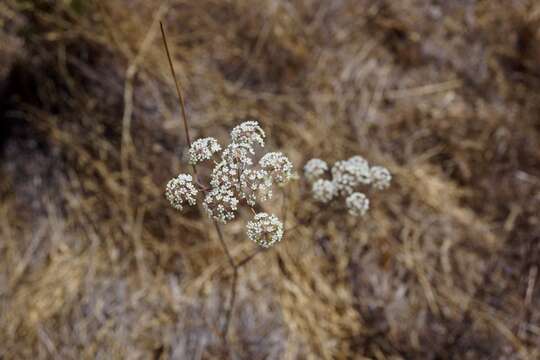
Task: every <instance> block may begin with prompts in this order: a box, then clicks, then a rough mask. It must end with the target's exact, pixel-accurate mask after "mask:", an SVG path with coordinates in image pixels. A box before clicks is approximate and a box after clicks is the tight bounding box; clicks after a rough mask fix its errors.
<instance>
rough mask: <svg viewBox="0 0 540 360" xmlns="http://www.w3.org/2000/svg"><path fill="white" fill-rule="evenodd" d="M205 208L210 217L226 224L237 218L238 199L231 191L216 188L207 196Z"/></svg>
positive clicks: (204, 202)
mask: <svg viewBox="0 0 540 360" xmlns="http://www.w3.org/2000/svg"><path fill="white" fill-rule="evenodd" d="M203 206H204V209H205V210H206V212H207V213H208V216H210V217H211V218H213V219H215V220H217V221H219V222H221V223H223V224H226V223H228V222H229V221H231V220H233V219H234V217H235V216H236V211H237V210H238V199H237V198H236V197H235V196H234V193H233V192H232V191H231V190H230V189H227V188H214V189H212V190H211V191H210V192H208V194H206V197H205V198H204V201H203Z"/></svg>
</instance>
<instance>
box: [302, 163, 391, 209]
mask: <svg viewBox="0 0 540 360" xmlns="http://www.w3.org/2000/svg"><path fill="white" fill-rule="evenodd" d="M327 172H328V165H327V164H326V162H324V161H323V160H321V159H311V160H310V161H308V162H307V163H306V165H305V166H304V174H305V177H306V179H307V181H308V182H309V183H311V184H312V187H311V192H312V196H313V198H314V199H315V200H316V201H318V202H320V203H323V204H328V203H329V202H331V201H332V200H333V199H334V198H336V197H338V196H343V197H346V200H345V205H346V206H347V208H348V209H349V214H351V215H353V216H363V215H365V214H366V212H367V211H368V209H369V199H368V198H367V197H366V195H365V194H363V193H361V192H359V191H358V188H359V187H362V186H368V185H371V186H372V187H373V188H375V189H377V190H383V189H386V188H387V187H389V186H390V182H391V180H392V175H391V174H390V172H389V171H388V169H386V168H384V167H382V166H373V167H370V166H369V163H368V162H367V161H366V160H365V159H364V158H363V157H361V156H358V155H357V156H353V157H351V158H349V159H347V160H342V161H337V162H336V163H335V164H334V166H333V167H332V170H331V175H332V178H331V180H327V179H324V178H323V176H325V175H326V174H327Z"/></svg>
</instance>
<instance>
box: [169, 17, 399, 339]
mask: <svg viewBox="0 0 540 360" xmlns="http://www.w3.org/2000/svg"><path fill="white" fill-rule="evenodd" d="M161 31H162V36H163V42H164V45H165V50H166V52H167V58H168V61H169V65H170V68H171V72H172V75H173V77H174V80H175V85H176V90H177V95H178V99H179V103H180V106H181V110H182V115H183V121H184V129H185V132H186V139H187V142H188V145H189V150H188V155H189V163H190V165H191V166H192V169H193V172H192V174H188V173H183V174H180V175H178V176H177V177H175V178H173V179H171V180H170V181H169V182H168V183H167V185H166V189H165V196H166V198H167V199H168V201H169V202H170V204H171V206H172V207H173V208H175V209H177V210H183V209H184V208H185V207H188V206H196V205H197V204H202V207H203V209H204V211H205V212H206V214H207V215H208V217H209V218H210V219H211V220H212V222H213V223H214V226H215V228H216V231H217V234H218V238H219V241H220V242H221V245H222V247H223V250H224V252H225V254H226V256H227V258H228V260H229V264H230V266H231V268H232V271H233V274H232V275H233V276H232V282H231V292H230V296H229V304H228V307H227V308H226V313H225V319H224V323H223V325H222V332H221V336H222V339H223V342H224V344H227V333H228V329H229V324H230V320H231V314H232V310H233V308H234V303H235V299H236V285H237V281H238V269H239V268H240V267H241V266H243V265H245V264H246V263H248V262H249V261H250V260H251V259H252V258H253V257H254V256H255V255H256V254H257V253H260V252H261V251H262V250H261V249H263V250H264V249H267V248H269V247H271V246H272V245H275V244H276V243H278V242H280V241H281V240H282V239H283V237H284V234H285V233H286V230H285V229H284V225H283V223H282V221H281V220H280V219H279V218H278V217H277V216H276V215H274V214H269V213H266V212H264V211H259V212H258V211H257V210H256V209H262V208H263V203H264V202H265V201H267V200H269V199H271V198H272V194H273V190H274V188H275V187H276V186H280V187H281V186H284V185H286V184H287V183H288V182H289V181H290V180H291V179H292V178H293V175H294V169H293V164H292V163H291V161H290V160H289V159H288V158H287V156H285V155H284V154H283V153H281V152H268V153H266V154H264V155H262V156H261V157H260V158H259V159H258V160H257V159H256V154H258V153H260V151H259V150H261V149H263V148H264V146H265V138H266V135H265V132H264V130H263V129H262V128H261V126H260V125H259V123H258V122H257V121H253V120H251V121H245V122H243V123H241V124H239V125H237V126H236V127H234V128H233V129H232V131H231V133H230V142H229V144H228V145H227V146H225V147H222V145H221V144H220V143H219V142H218V140H217V139H215V138H212V137H206V138H201V139H198V140H196V141H194V142H193V143H192V142H191V138H190V136H189V126H188V121H187V117H186V111H185V106H184V99H183V96H182V92H181V91H180V86H179V83H178V81H177V79H176V74H175V71H174V67H173V64H172V60H171V57H170V53H169V48H168V44H167V38H166V36H165V31H164V29H163V25H161ZM199 166H205V167H207V166H208V167H209V168H210V175H209V176H206V178H204V179H203V177H202V176H199V172H198V168H199ZM304 175H305V179H306V181H307V183H308V184H309V186H310V187H311V194H312V197H313V199H314V200H315V201H317V202H319V203H321V204H324V205H326V204H330V203H331V202H335V201H337V200H339V199H345V206H346V208H347V209H348V212H349V214H350V215H353V216H363V215H365V214H366V212H367V211H368V209H369V199H368V198H367V196H366V195H365V194H364V193H363V192H361V191H362V190H363V189H366V188H368V187H370V186H371V187H372V188H374V189H377V190H382V189H385V188H387V187H388V186H389V185H390V181H391V179H392V177H391V175H390V172H389V171H388V170H387V169H386V168H384V167H381V166H373V167H370V166H369V164H368V162H367V161H366V160H365V159H364V158H362V157H361V156H353V157H351V158H349V159H348V160H343V161H337V162H336V163H335V164H334V165H333V166H332V168H331V169H330V168H329V166H328V164H327V163H326V162H325V161H323V160H321V159H311V160H310V161H308V162H307V163H306V164H305V166H304ZM242 206H244V207H247V208H248V209H249V210H250V212H251V213H252V217H251V219H250V220H249V221H248V222H247V224H246V226H245V232H246V235H247V237H248V238H249V239H250V240H251V241H253V242H255V243H256V244H257V245H259V248H258V249H259V250H258V251H256V252H254V253H252V254H251V255H249V256H247V257H246V258H244V259H243V260H239V261H237V260H235V259H234V258H233V256H232V255H231V253H230V251H229V248H228V246H227V243H226V241H225V239H224V236H223V232H222V230H221V225H224V224H228V223H230V222H231V221H233V220H235V219H237V218H238V217H239V213H240V211H239V210H240V208H241V207H242ZM306 225H308V226H309V225H310V224H309V219H308V221H307V224H306Z"/></svg>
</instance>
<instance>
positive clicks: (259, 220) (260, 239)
mask: <svg viewBox="0 0 540 360" xmlns="http://www.w3.org/2000/svg"><path fill="white" fill-rule="evenodd" d="M246 227H247V235H248V238H249V239H250V240H251V241H254V242H256V243H257V244H259V245H260V246H262V247H266V248H267V247H270V246H272V245H274V244H275V243H277V242H279V241H281V238H282V237H283V224H282V223H281V221H279V219H278V218H277V217H276V216H275V215H272V214H267V213H258V214H256V215H255V216H254V217H253V220H251V221H249V222H248V224H247V226H246Z"/></svg>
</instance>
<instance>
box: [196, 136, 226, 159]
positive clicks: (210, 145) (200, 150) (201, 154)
mask: <svg viewBox="0 0 540 360" xmlns="http://www.w3.org/2000/svg"><path fill="white" fill-rule="evenodd" d="M220 151H221V145H219V143H218V142H217V140H216V139H214V138H212V137H207V138H203V139H198V140H196V141H195V142H193V144H191V147H190V148H189V163H190V164H193V165H196V164H198V163H200V162H203V161H205V160H210V159H211V158H212V156H214V154H216V153H218V152H220Z"/></svg>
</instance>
